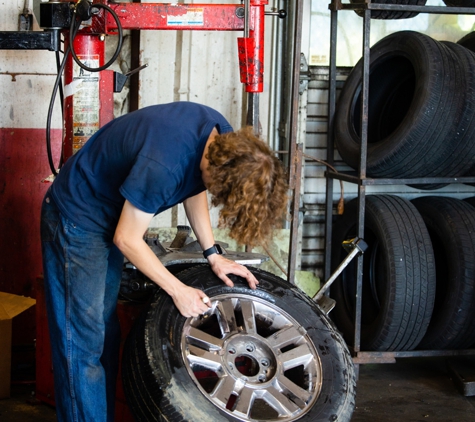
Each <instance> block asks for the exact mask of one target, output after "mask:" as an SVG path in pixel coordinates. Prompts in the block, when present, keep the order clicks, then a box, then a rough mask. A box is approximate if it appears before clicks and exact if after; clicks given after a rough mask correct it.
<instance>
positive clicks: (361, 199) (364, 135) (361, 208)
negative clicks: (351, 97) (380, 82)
mask: <svg viewBox="0 0 475 422" xmlns="http://www.w3.org/2000/svg"><path fill="white" fill-rule="evenodd" d="M370 23H371V10H369V9H365V11H364V17H363V27H364V29H363V85H362V92H361V151H360V167H359V178H360V182H359V184H358V230H357V236H358V237H359V238H360V239H364V218H365V200H366V186H365V185H364V184H363V183H362V182H361V181H363V180H364V179H366V159H367V152H368V102H369V101H368V95H369V65H370V49H369V45H370ZM362 293H363V256H362V255H360V256H359V257H358V265H357V274H356V314H355V344H354V352H355V353H358V352H359V351H360V349H361V305H362Z"/></svg>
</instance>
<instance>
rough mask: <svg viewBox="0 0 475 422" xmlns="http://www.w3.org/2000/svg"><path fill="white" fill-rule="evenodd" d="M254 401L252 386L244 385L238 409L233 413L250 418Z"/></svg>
mask: <svg viewBox="0 0 475 422" xmlns="http://www.w3.org/2000/svg"><path fill="white" fill-rule="evenodd" d="M253 402H254V390H253V389H252V388H246V387H244V388H243V389H242V391H241V392H240V393H239V397H238V399H237V404H236V409H235V410H234V412H233V414H236V416H241V417H245V418H248V417H249V414H250V413H251V408H252V403H253Z"/></svg>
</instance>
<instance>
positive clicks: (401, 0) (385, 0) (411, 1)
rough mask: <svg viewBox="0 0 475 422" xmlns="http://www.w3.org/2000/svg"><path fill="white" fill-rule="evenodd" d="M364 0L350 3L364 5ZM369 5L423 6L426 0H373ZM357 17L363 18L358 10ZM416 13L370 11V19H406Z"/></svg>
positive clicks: (352, 0) (354, 0)
mask: <svg viewBox="0 0 475 422" xmlns="http://www.w3.org/2000/svg"><path fill="white" fill-rule="evenodd" d="M364 2H365V0H351V3H354V4H358V3H360V4H361V3H364ZM371 3H377V4H405V5H409V6H424V5H425V4H426V0H373V1H372V2H371ZM356 13H357V14H358V15H359V16H363V13H362V12H361V11H359V10H357V11H356ZM417 15H418V13H417V12H399V11H390V10H372V11H371V18H372V19H408V18H413V17H414V16H417Z"/></svg>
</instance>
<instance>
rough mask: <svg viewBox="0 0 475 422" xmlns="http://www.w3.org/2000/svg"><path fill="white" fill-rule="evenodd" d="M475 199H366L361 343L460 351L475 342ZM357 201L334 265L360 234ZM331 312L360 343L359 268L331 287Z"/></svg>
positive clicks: (341, 230)
mask: <svg viewBox="0 0 475 422" xmlns="http://www.w3.org/2000/svg"><path fill="white" fill-rule="evenodd" d="M470 202H472V204H473V203H474V202H475V200H471V201H462V200H460V199H455V198H448V197H439V196H426V197H420V198H416V199H415V200H413V201H411V202H410V201H408V200H406V199H403V198H399V197H395V196H391V195H380V196H379V195H374V196H368V197H367V198H366V210H365V241H366V242H367V243H368V245H369V248H368V250H367V251H366V252H365V254H364V256H363V294H362V307H361V348H362V350H372V351H405V350H414V349H416V348H417V349H421V350H442V349H443V350H449V349H450V350H452V349H463V348H467V347H470V346H471V345H473V344H474V343H475V306H474V304H475V262H474V258H473V257H474V256H475V207H474V206H473V205H471V204H470ZM356 210H357V202H356V199H355V200H352V201H350V202H349V203H348V204H347V206H346V211H345V214H344V215H343V216H341V217H339V219H338V220H336V221H335V224H334V227H333V251H332V258H333V268H336V267H337V265H338V264H339V262H341V260H342V259H343V258H344V256H345V255H346V252H344V251H343V249H342V247H341V243H342V241H343V240H346V239H348V238H351V237H354V236H355V234H356V227H357V221H356V215H357V212H356ZM330 295H331V297H332V298H334V299H335V300H336V302H337V304H336V306H335V309H334V310H333V311H332V313H331V317H332V319H333V320H334V322H335V324H336V325H337V327H338V328H339V329H340V330H341V331H342V333H343V335H344V338H345V339H346V341H348V342H350V343H352V342H353V341H354V332H355V301H356V299H355V298H356V267H355V266H349V267H347V268H346V269H345V271H343V273H342V274H341V276H340V277H339V279H337V281H335V283H334V284H333V285H332V288H331V294H330Z"/></svg>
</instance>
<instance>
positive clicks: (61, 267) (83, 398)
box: [41, 192, 124, 422]
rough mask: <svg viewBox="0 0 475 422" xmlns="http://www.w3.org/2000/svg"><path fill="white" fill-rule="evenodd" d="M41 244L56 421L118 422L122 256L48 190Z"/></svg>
mask: <svg viewBox="0 0 475 422" xmlns="http://www.w3.org/2000/svg"><path fill="white" fill-rule="evenodd" d="M41 240H42V251H43V270H44V278H45V296H46V306H47V313H48V325H49V330H50V337H51V350H52V359H53V373H54V384H55V401H56V411H57V417H58V421H60V422H62V421H64V422H79V421H81V422H92V421H94V422H102V421H104V422H105V421H108V422H113V420H114V406H115V389H116V379H117V371H118V363H119V345H120V327H119V321H118V318H117V314H116V306H117V297H118V293H119V287H120V280H121V274H122V265H123V260H124V258H123V255H122V254H121V252H120V251H119V250H118V249H117V247H116V246H115V245H114V244H113V243H112V239H110V236H107V235H105V234H101V233H91V232H88V231H85V230H83V229H81V228H80V227H79V226H77V225H76V224H75V223H73V222H71V221H69V220H68V219H67V218H65V217H64V216H63V215H62V214H61V213H60V211H59V210H58V208H57V206H56V205H55V203H54V201H53V198H52V197H51V195H50V194H49V192H48V193H47V194H46V196H45V198H44V200H43V206H42V211H41Z"/></svg>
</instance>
